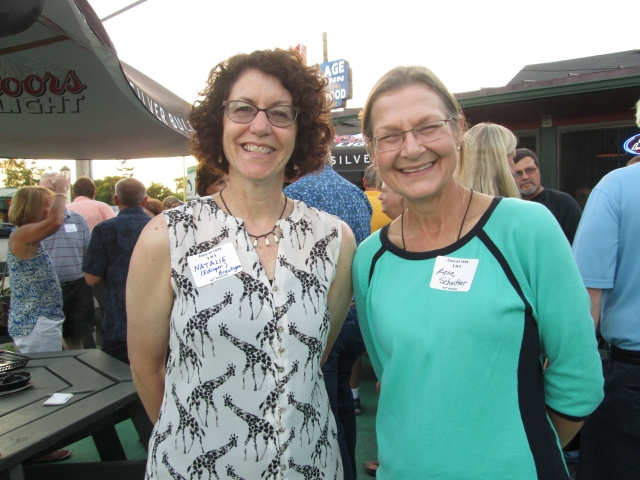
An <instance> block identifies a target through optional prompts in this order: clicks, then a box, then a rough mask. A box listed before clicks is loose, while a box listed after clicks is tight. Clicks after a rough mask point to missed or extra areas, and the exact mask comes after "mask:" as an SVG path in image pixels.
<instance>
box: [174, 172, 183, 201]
mask: <svg viewBox="0 0 640 480" xmlns="http://www.w3.org/2000/svg"><path fill="white" fill-rule="evenodd" d="M173 181H174V182H175V184H176V192H175V193H174V195H175V196H176V197H178V198H182V195H183V192H184V177H178V178H174V179H173Z"/></svg>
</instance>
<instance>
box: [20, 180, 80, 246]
mask: <svg viewBox="0 0 640 480" xmlns="http://www.w3.org/2000/svg"><path fill="white" fill-rule="evenodd" d="M51 186H52V188H53V191H54V193H55V196H54V197H53V203H52V204H51V208H50V209H49V214H48V215H47V218H45V219H44V220H41V221H39V222H35V223H28V224H26V225H23V226H21V227H20V228H18V229H17V230H16V231H15V232H14V233H13V235H11V237H10V238H9V248H11V253H13V254H14V255H15V256H16V257H18V258H23V259H27V258H32V257H33V256H34V255H35V254H36V253H38V248H39V246H40V242H41V241H42V240H44V239H45V238H47V237H50V236H51V235H53V234H54V233H56V232H57V231H58V229H59V228H60V227H61V226H62V224H63V223H64V212H65V205H66V200H67V196H66V191H67V190H68V189H69V180H67V179H65V178H64V177H62V176H60V175H59V176H58V177H57V178H56V179H55V180H54V181H53V183H52V185H51Z"/></svg>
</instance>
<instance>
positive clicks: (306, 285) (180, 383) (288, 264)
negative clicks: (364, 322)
mask: <svg viewBox="0 0 640 480" xmlns="http://www.w3.org/2000/svg"><path fill="white" fill-rule="evenodd" d="M164 214H165V216H166V220H167V226H168V229H169V240H170V245H171V268H172V286H173V291H174V303H173V309H172V312H171V321H170V328H171V338H170V347H171V353H170V355H169V358H168V362H167V375H166V383H165V394H164V399H163V403H162V408H161V412H160V418H159V420H158V422H157V424H156V426H155V428H154V431H153V435H152V437H151V441H150V445H149V459H148V461H147V470H146V478H147V479H165V478H167V479H189V480H191V479H194V478H197V479H201V478H202V477H203V476H204V478H206V479H211V478H214V477H215V478H216V479H225V478H233V479H245V480H255V479H260V480H276V479H303V480H316V479H324V480H331V479H342V478H343V474H342V462H341V457H340V451H339V447H338V442H337V428H336V424H335V420H334V418H333V414H332V413H331V409H330V407H329V401H328V398H327V393H326V390H325V386H324V380H323V378H322V372H321V370H320V358H321V356H322V352H323V351H324V348H325V345H326V341H327V334H328V330H329V322H330V317H331V316H330V314H329V307H328V305H327V293H328V290H329V287H330V285H331V282H332V281H333V278H334V276H335V265H336V262H337V260H338V254H339V251H340V245H341V242H342V230H341V223H340V221H339V220H338V219H337V218H335V217H333V216H331V215H329V214H327V213H325V212H321V211H319V210H316V209H313V208H309V207H307V206H306V205H305V204H304V203H302V202H298V201H294V209H293V212H292V214H291V215H290V216H289V217H288V218H285V219H283V220H281V222H280V229H281V232H282V238H281V239H280V241H279V244H278V260H277V262H276V268H275V274H274V278H273V283H270V281H269V279H268V278H267V277H266V275H265V272H264V270H263V268H262V266H261V263H260V260H259V259H258V255H257V253H256V252H255V251H254V249H253V246H252V240H251V239H250V237H249V236H248V235H247V232H246V231H245V228H244V223H243V221H242V220H241V219H239V218H235V217H232V216H230V215H227V214H226V213H225V212H224V211H222V210H221V209H220V208H219V206H218V205H217V204H216V203H215V202H214V201H213V200H212V199H211V197H205V198H201V199H198V200H193V201H190V202H187V203H185V204H184V205H182V206H181V207H178V208H176V209H172V210H169V211H166V212H165V213H164ZM261 241H263V240H261ZM226 243H230V244H232V245H233V247H234V248H235V250H236V252H237V254H238V257H239V259H240V262H241V264H242V271H240V272H237V273H235V274H233V275H230V276H228V277H225V278H222V279H220V280H217V281H215V282H213V283H211V284H208V285H206V286H204V287H200V288H198V287H196V284H195V281H194V278H193V275H192V272H191V270H190V268H189V265H188V262H187V258H188V257H190V256H192V255H196V254H198V253H203V252H206V251H209V250H211V249H212V248H214V247H217V246H221V245H224V244H226Z"/></svg>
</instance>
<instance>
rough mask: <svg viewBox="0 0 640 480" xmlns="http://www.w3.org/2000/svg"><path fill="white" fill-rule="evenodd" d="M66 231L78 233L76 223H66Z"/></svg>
mask: <svg viewBox="0 0 640 480" xmlns="http://www.w3.org/2000/svg"><path fill="white" fill-rule="evenodd" d="M64 230H65V231H66V232H67V233H71V232H77V231H78V227H77V226H76V224H75V223H65V224H64Z"/></svg>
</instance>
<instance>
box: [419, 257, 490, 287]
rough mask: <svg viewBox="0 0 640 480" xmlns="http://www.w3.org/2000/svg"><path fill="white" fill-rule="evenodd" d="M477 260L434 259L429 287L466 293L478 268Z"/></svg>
mask: <svg viewBox="0 0 640 480" xmlns="http://www.w3.org/2000/svg"><path fill="white" fill-rule="evenodd" d="M478 261H479V260H478V259H477V258H451V257H436V264H435V266H434V267H433V275H432V277H431V283H430V285H429V286H430V287H431V288H435V289H436V290H447V291H449V292H468V291H469V289H470V288H471V284H472V283H473V277H474V276H475V274H476V269H477V268H478Z"/></svg>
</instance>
